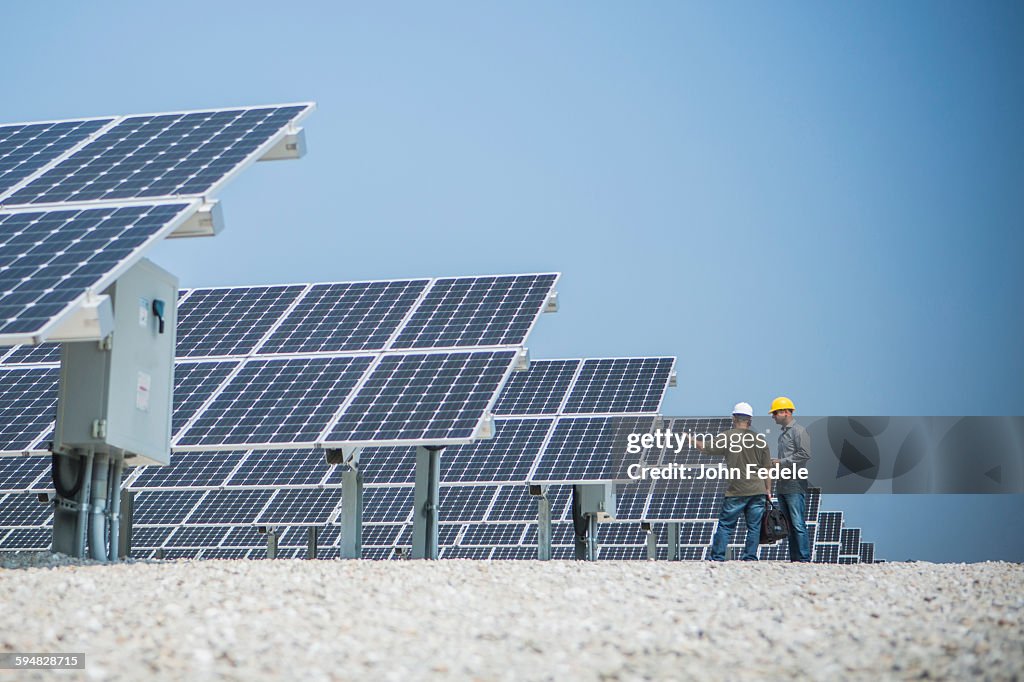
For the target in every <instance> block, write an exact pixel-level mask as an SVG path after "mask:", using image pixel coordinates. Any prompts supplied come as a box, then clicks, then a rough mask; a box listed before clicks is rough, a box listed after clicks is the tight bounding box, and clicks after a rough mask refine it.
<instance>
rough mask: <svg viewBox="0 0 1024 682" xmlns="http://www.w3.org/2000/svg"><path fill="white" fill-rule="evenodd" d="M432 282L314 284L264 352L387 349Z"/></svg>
mask: <svg viewBox="0 0 1024 682" xmlns="http://www.w3.org/2000/svg"><path fill="white" fill-rule="evenodd" d="M428 282H429V280H395V281H385V282H350V283H337V284H314V285H313V286H311V287H310V288H309V291H308V292H306V294H305V295H304V296H303V297H302V299H301V300H300V301H299V302H298V304H297V305H296V306H295V308H294V309H293V310H292V311H291V312H289V313H288V315H287V316H286V317H285V318H284V320H283V321H282V322H281V324H280V325H279V326H278V327H277V329H276V330H275V331H274V333H273V334H272V335H271V336H270V337H269V338H268V339H267V340H266V341H265V342H264V343H263V344H262V345H261V346H260V353H322V352H339V351H364V350H383V349H384V348H385V345H386V344H387V342H388V339H390V338H391V336H392V335H393V334H394V333H395V331H396V330H397V329H398V325H399V324H400V323H401V322H402V320H403V319H405V316H406V314H407V313H408V312H409V310H410V309H411V308H412V306H413V304H414V303H415V302H416V300H417V299H418V298H419V295H420V293H422V291H423V290H424V289H425V288H426V286H427V284H428Z"/></svg>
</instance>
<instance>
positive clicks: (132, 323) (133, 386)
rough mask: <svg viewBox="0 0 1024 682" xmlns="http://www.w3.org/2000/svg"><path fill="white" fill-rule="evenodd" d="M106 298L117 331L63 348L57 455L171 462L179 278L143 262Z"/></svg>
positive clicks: (127, 461) (55, 443)
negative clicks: (81, 453) (100, 454)
mask: <svg viewBox="0 0 1024 682" xmlns="http://www.w3.org/2000/svg"><path fill="white" fill-rule="evenodd" d="M104 293H105V294H107V295H108V296H110V299H111V301H112V302H113V308H114V331H113V333H112V334H110V336H108V337H107V338H105V339H103V340H101V341H99V342H97V341H82V342H76V343H64V344H62V345H61V364H60V388H59V393H58V399H57V425H56V428H55V431H54V441H53V449H54V452H60V453H70V452H71V451H72V450H74V449H76V448H78V449H82V450H92V451H93V452H106V453H110V454H112V455H114V456H118V455H123V456H124V458H125V464H126V465H144V464H169V463H170V459H171V407H172V398H173V392H174V342H175V326H176V322H177V302H178V279H177V278H176V277H175V276H174V275H172V274H171V273H169V272H167V271H166V270H164V269H163V268H161V267H159V266H157V265H156V264H154V263H152V262H151V261H149V260H145V259H144V260H142V261H140V262H139V263H137V264H136V265H134V266H133V267H132V268H131V269H130V270H128V271H127V272H126V273H125V274H123V275H122V276H121V277H120V278H119V279H118V280H117V282H115V283H114V284H113V285H112V286H111V287H110V288H109V289H107V291H105V292H104Z"/></svg>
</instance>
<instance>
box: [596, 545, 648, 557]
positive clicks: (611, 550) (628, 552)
mask: <svg viewBox="0 0 1024 682" xmlns="http://www.w3.org/2000/svg"><path fill="white" fill-rule="evenodd" d="M646 558H647V548H646V547H614V546H601V547H600V549H599V551H598V559H603V560H606V561H641V560H643V559H646Z"/></svg>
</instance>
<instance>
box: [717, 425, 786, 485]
mask: <svg viewBox="0 0 1024 682" xmlns="http://www.w3.org/2000/svg"><path fill="white" fill-rule="evenodd" d="M723 435H725V436H727V437H728V439H729V440H728V442H729V443H739V441H740V439H742V438H743V436H744V435H747V438H746V439H745V440H746V441H747V445H746V446H743V447H734V448H732V449H730V448H729V447H728V446H726V447H724V448H718V447H708V448H705V449H704V450H702V452H703V453H704V454H705V455H713V456H717V457H724V458H725V466H726V467H728V468H730V469H735V470H738V471H734V472H733V474H734V475H733V477H732V478H730V479H729V486H728V487H727V488H726V489H725V496H726V497H746V496H748V495H764V494H765V489H766V487H767V483H768V479H767V478H758V476H757V472H758V471H759V470H761V469H764V470H770V469H771V468H772V458H771V454H770V453H769V451H768V448H767V447H760V446H758V444H757V443H756V442H753V439H754V438H755V437H756V436H757V433H756V432H754V431H751V430H750V429H737V428H732V429H729V430H728V431H723V432H722V433H720V434H718V436H716V437H715V441H718V440H719V439H720V438H721V437H722V436H723ZM751 443H753V444H752V445H751ZM713 444H714V445H717V444H718V443H717V442H716V443H713ZM733 450H739V452H733ZM748 464H752V465H754V466H752V467H750V470H749V474H750V475H749V476H748V467H747V465H748ZM735 474H739V477H737V476H736V475H735ZM766 476H767V474H766Z"/></svg>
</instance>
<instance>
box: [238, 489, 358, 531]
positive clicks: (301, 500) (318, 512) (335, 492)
mask: <svg viewBox="0 0 1024 682" xmlns="http://www.w3.org/2000/svg"><path fill="white" fill-rule="evenodd" d="M340 503H341V489H340V488H299V489H285V490H279V491H278V493H277V495H275V496H274V499H273V500H271V501H270V503H269V504H268V505H267V506H266V508H265V509H264V510H263V512H262V513H261V514H260V515H259V518H258V519H257V520H256V522H257V523H259V524H261V525H263V524H267V525H276V524H293V525H305V526H322V525H324V524H326V523H327V522H328V521H329V520H330V518H331V516H332V515H333V514H334V511H335V509H337V507H338V505H339V504H340Z"/></svg>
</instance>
